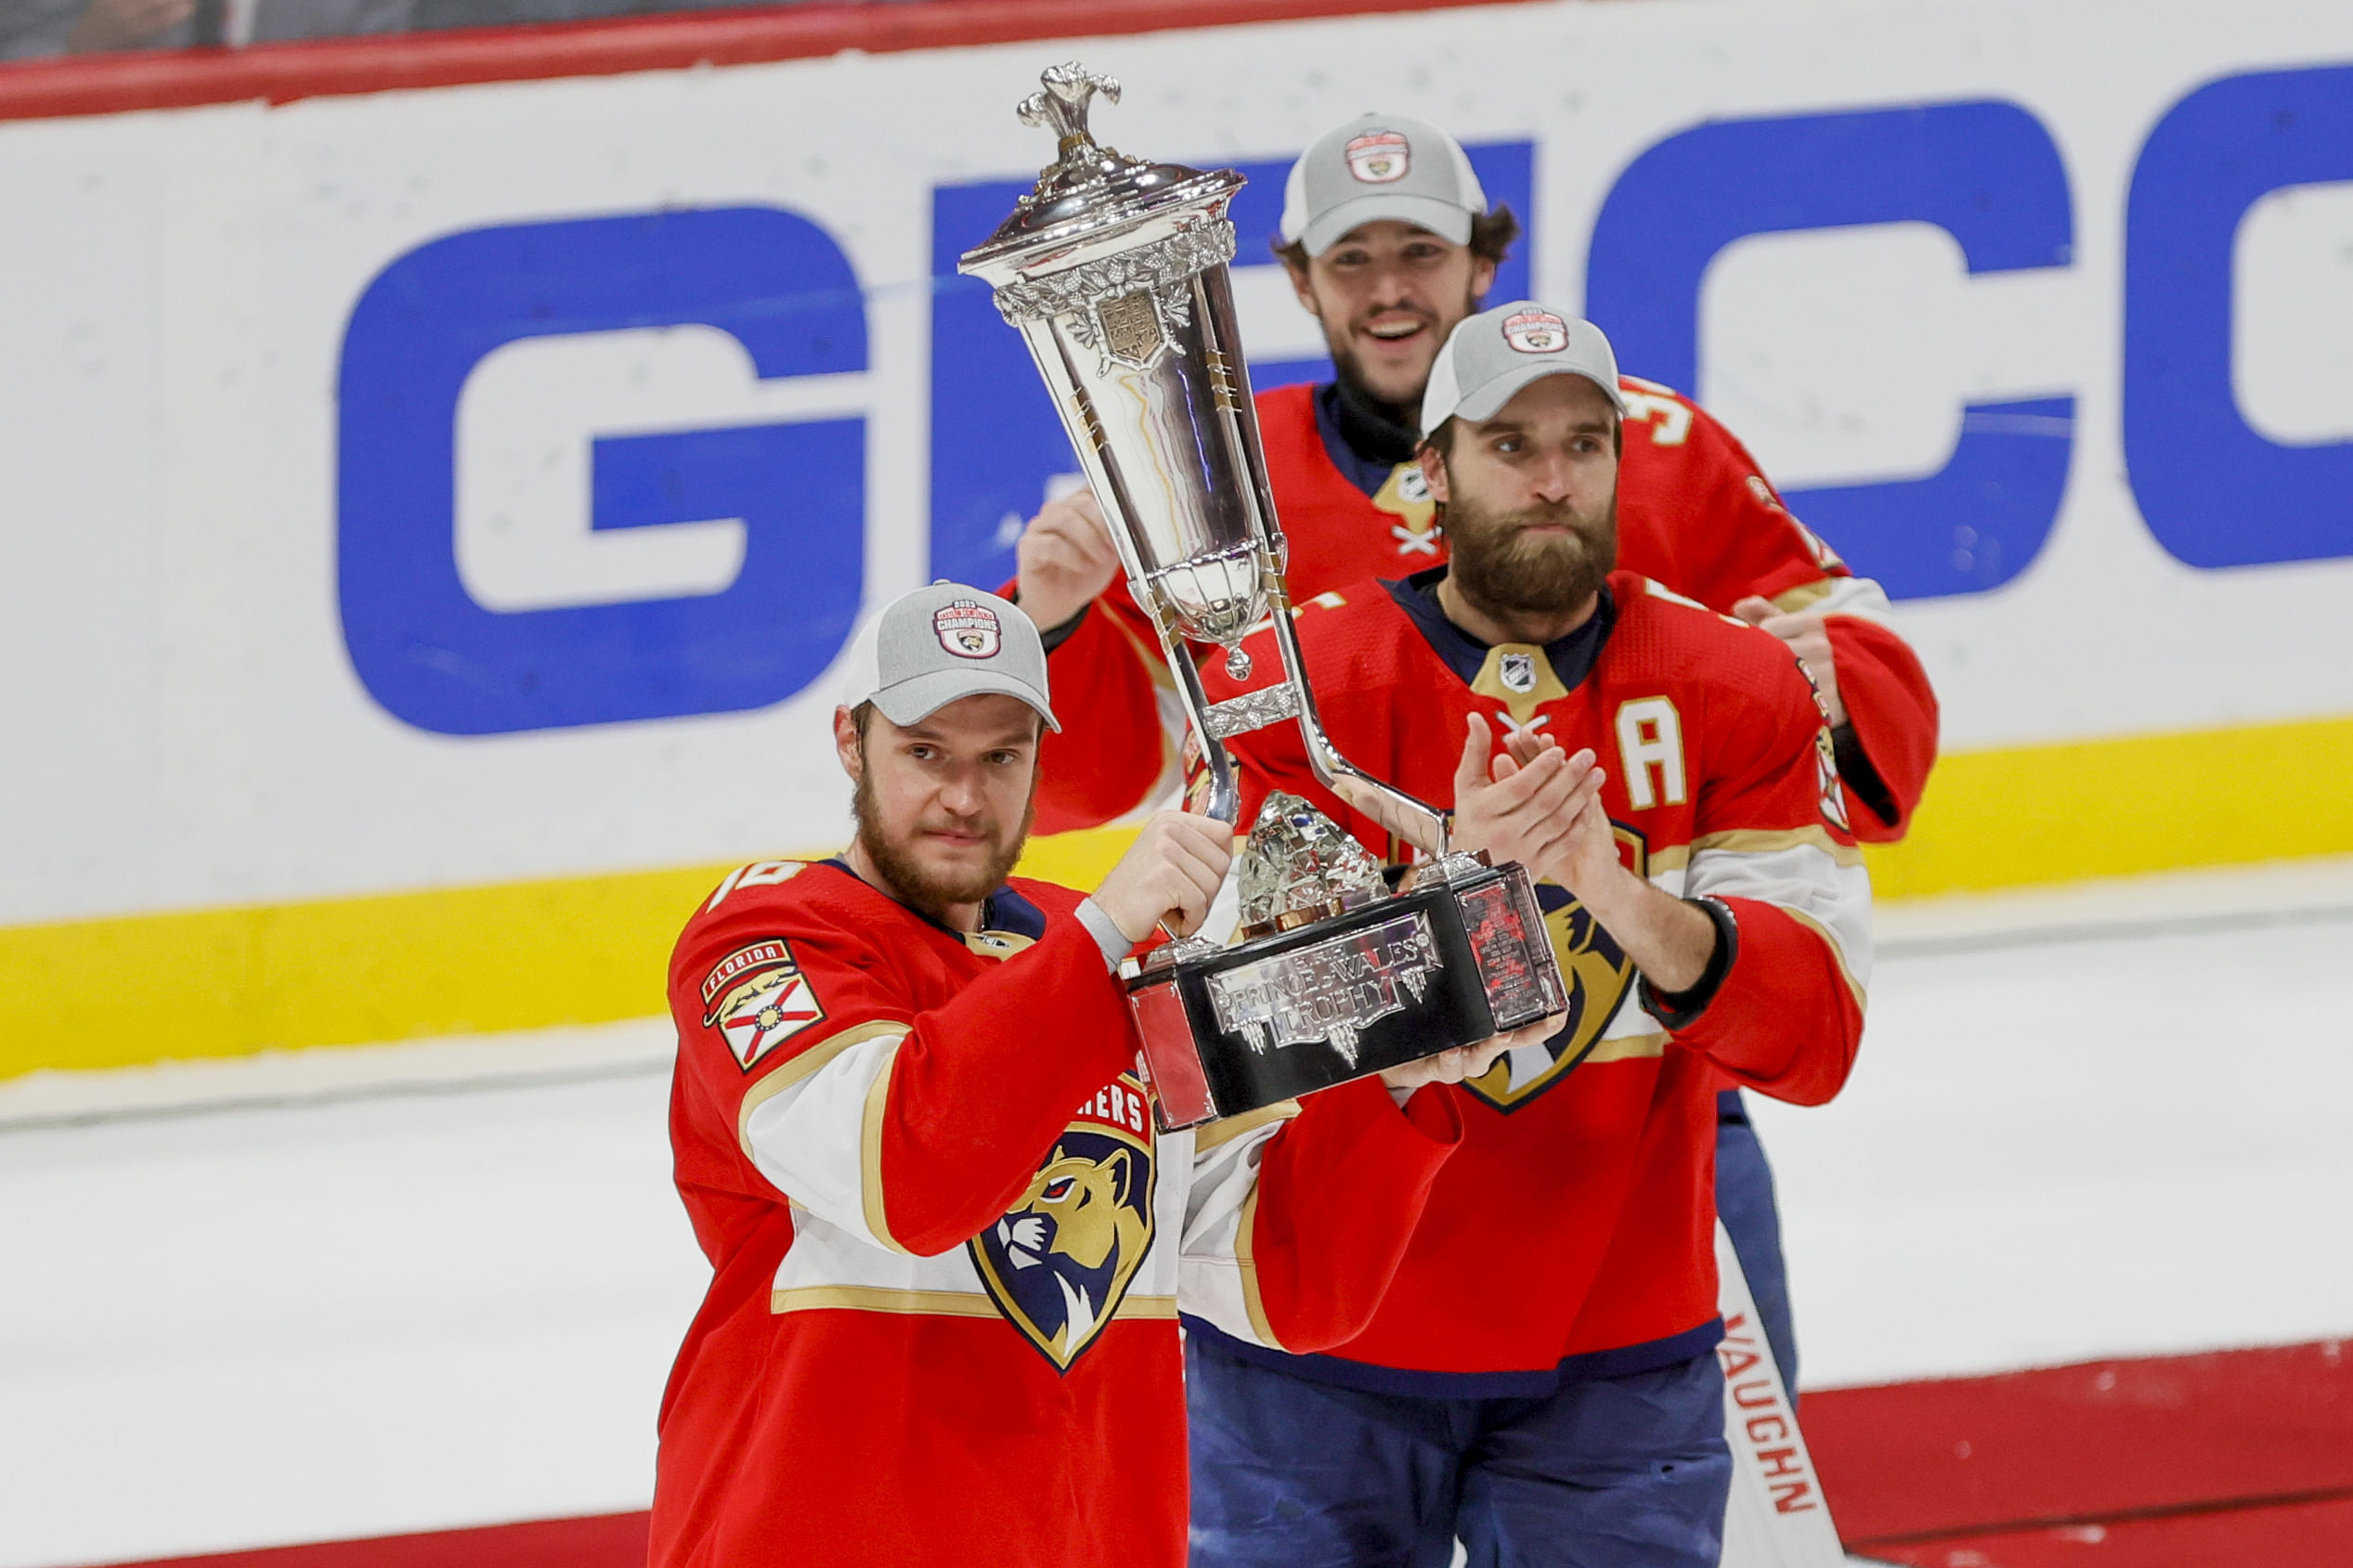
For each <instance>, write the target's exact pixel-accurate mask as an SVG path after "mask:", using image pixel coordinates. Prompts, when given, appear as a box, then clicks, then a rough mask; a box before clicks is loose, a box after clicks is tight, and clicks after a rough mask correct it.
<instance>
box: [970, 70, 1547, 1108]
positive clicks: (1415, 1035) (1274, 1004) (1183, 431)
mask: <svg viewBox="0 0 2353 1568" xmlns="http://www.w3.org/2000/svg"><path fill="white" fill-rule="evenodd" d="M1039 81H1040V84H1041V85H1040V89H1039V91H1037V92H1035V93H1033V94H1032V95H1031V96H1030V97H1028V98H1027V99H1025V100H1023V102H1022V103H1021V105H1020V118H1021V119H1022V121H1023V122H1024V123H1028V124H1031V125H1035V126H1038V127H1041V128H1043V129H1046V130H1050V131H1052V132H1053V133H1054V136H1055V159H1054V162H1051V163H1049V164H1047V165H1046V168H1045V169H1044V170H1042V171H1041V172H1040V173H1039V175H1038V178H1037V184H1036V185H1035V187H1034V188H1032V189H1031V191H1030V192H1029V194H1027V195H1025V196H1023V197H1022V198H1021V199H1020V201H1018V202H1017V203H1016V204H1015V206H1014V210H1013V212H1012V214H1010V215H1009V216H1007V218H1006V220H1005V222H1004V223H1002V224H1000V225H999V226H998V227H997V229H996V232H995V233H994V234H992V235H990V236H989V238H988V239H987V240H983V241H982V242H981V244H979V245H977V246H975V247H974V248H973V249H972V250H970V251H968V252H966V253H965V254H964V256H963V258H962V260H961V262H960V263H959V266H960V267H961V270H963V271H965V272H967V273H969V274H972V275H974V276H976V277H978V278H980V279H982V280H984V281H985V282H987V283H988V284H989V285H990V286H991V287H992V288H993V289H994V291H995V299H996V306H997V309H998V311H999V312H1000V313H1001V314H1002V315H1003V316H1004V317H1005V319H1006V321H1007V323H1008V324H1010V325H1011V326H1012V327H1014V328H1015V329H1016V330H1019V331H1020V334H1021V336H1022V339H1023V340H1024V341H1025V342H1026V343H1028V344H1029V348H1030V354H1031V357H1032V358H1033V359H1034V360H1035V361H1036V364H1037V369H1038V374H1039V375H1040V376H1041V377H1043V378H1044V379H1045V382H1046V390H1047V392H1048V394H1049V395H1051V397H1052V399H1053V402H1054V405H1055V408H1057V410H1058V411H1059V413H1060V414H1061V417H1062V424H1063V428H1064V429H1065V430H1066V431H1068V432H1069V434H1070V437H1071V445H1072V447H1074V448H1075V449H1076V451H1077V454H1078V460H1079V464H1080V466H1081V467H1082V468H1083V469H1084V470H1085V474H1086V478H1087V481H1088V483H1089V484H1090V485H1091V486H1092V487H1093V489H1094V492H1095V497H1096V499H1097V500H1098V501H1099V502H1100V503H1101V505H1102V508H1103V513H1104V516H1105V517H1106V518H1107V519H1108V520H1109V522H1110V524H1111V538H1112V542H1113V543H1114V544H1115V545H1116V546H1117V547H1118V550H1119V554H1120V562H1121V564H1122V565H1123V566H1124V568H1125V570H1126V574H1127V581H1128V588H1129V590H1130V591H1131V592H1132V593H1133V594H1134V595H1135V598H1136V603H1137V604H1138V605H1139V606H1141V607H1142V608H1143V610H1144V611H1145V613H1146V614H1148V615H1149V616H1150V617H1151V619H1152V622H1153V624H1154V626H1155V628H1157V629H1158V632H1159V636H1160V641H1161V645H1162V647H1163V650H1164V651H1165V652H1166V654H1167V655H1168V665H1169V668H1170V669H1171V670H1172V671H1173V672H1174V673H1175V675H1176V681H1177V694H1178V697H1179V698H1180V700H1181V701H1182V702H1183V704H1184V707H1185V712H1186V717H1187V720H1188V722H1189V726H1190V728H1191V730H1192V732H1193V737H1194V739H1195V741H1196V742H1197V743H1198V744H1199V745H1200V746H1201V752H1202V764H1203V769H1204V771H1205V773H1206V775H1207V780H1208V788H1207V798H1206V801H1205V810H1207V811H1208V813H1209V814H1210V815H1211V816H1214V817H1215V818H1217V819H1218V820H1219V821H1221V822H1225V823H1236V822H1237V819H1238V818H1239V817H1240V815H1241V792H1240V789H1239V786H1238V784H1237V781H1236V779H1235V775H1234V768H1233V761H1232V758H1230V757H1229V756H1228V753H1227V751H1226V748H1225V745H1224V742H1225V741H1226V740H1228V739H1229V738H1231V737H1232V736H1235V735H1239V734H1242V733H1245V732H1249V731H1253V730H1257V729H1262V728H1264V727H1266V726H1267V725H1269V724H1278V723H1286V722H1295V723H1297V725H1298V726H1299V731H1300V734H1301V736H1302V737H1303V739H1304V740H1305V742H1306V755H1307V759H1308V762H1309V765H1310V767H1311V768H1312V770H1313V771H1314V773H1315V776H1316V778H1317V780H1318V782H1319V783H1320V784H1323V785H1325V786H1326V787H1327V788H1331V789H1332V790H1333V791H1334V792H1335V793H1337V794H1339V795H1341V796H1342V797H1344V798H1347V799H1350V800H1351V802H1352V803H1355V804H1359V805H1369V804H1374V803H1382V804H1384V805H1385V808H1386V810H1385V812H1384V815H1385V816H1386V817H1388V818H1391V819H1396V820H1401V821H1403V822H1404V823H1407V824H1408V826H1409V827H1417V828H1418V830H1417V831H1414V832H1411V833H1410V834H1409V836H1410V837H1413V838H1414V839H1415V840H1416V841H1418V842H1422V843H1425V844H1432V845H1435V846H1436V850H1437V858H1436V860H1435V861H1434V862H1431V863H1430V864H1427V865H1425V866H1423V867H1421V868H1420V875H1418V876H1417V877H1416V878H1415V879H1414V880H1413V882H1412V883H1411V885H1410V887H1407V888H1401V889H1399V890H1397V891H1392V890H1391V888H1390V887H1389V884H1388V882H1387V880H1386V879H1385V878H1384V875H1383V873H1382V871H1381V868H1380V867H1379V866H1378V865H1377V864H1375V863H1374V862H1373V860H1372V857H1371V855H1369V854H1367V853H1366V852H1365V851H1364V849H1362V847H1361V846H1359V845H1358V844H1357V843H1356V841H1355V840H1354V839H1352V838H1350V837H1349V836H1347V835H1346V834H1345V832H1343V831H1342V830H1341V829H1340V828H1339V827H1338V826H1337V825H1335V824H1334V823H1332V822H1331V821H1330V820H1329V819H1327V818H1325V817H1324V816H1323V815H1322V814H1321V813H1320V812H1319V811H1317V810H1315V808H1314V807H1312V806H1309V805H1308V804H1307V803H1306V802H1305V801H1303V800H1298V799H1295V798H1293V799H1290V800H1288V801H1286V802H1284V803H1282V804H1280V805H1278V804H1276V803H1273V802H1270V803H1269V806H1268V808H1267V812H1265V813H1262V815H1261V819H1260V822H1259V823H1257V824H1256V831H1254V833H1253V836H1252V844H1251V847H1250V850H1249V852H1248V853H1247V854H1246V855H1245V856H1244V858H1243V872H1242V875H1243V880H1244V885H1245V886H1244V899H1245V903H1248V904H1250V905H1252V908H1251V910H1250V911H1249V912H1248V914H1247V915H1246V918H1247V919H1248V921H1249V924H1248V925H1247V926H1246V927H1245V931H1244V939H1245V940H1243V941H1242V942H1241V944H1240V945H1239V946H1236V947H1232V948H1228V949H1219V948H1216V947H1215V946H1213V945H1212V944H1209V943H1207V942H1204V941H1202V940H1199V939H1187V940H1182V941H1177V942H1172V943H1170V944H1168V945H1167V946H1165V947H1163V948H1161V949H1159V950H1157V951H1156V952H1154V953H1153V954H1152V955H1151V957H1150V960H1148V961H1147V964H1146V965H1145V966H1144V967H1143V969H1142V970H1141V972H1140V973H1138V974H1136V975H1134V976H1131V978H1130V981H1129V987H1130V991H1129V999H1130V1004H1131V1005H1132V1006H1133V1007H1134V1009H1135V1012H1136V1016H1137V1026H1138V1030H1139V1032H1140V1033H1141V1034H1142V1036H1143V1040H1144V1049H1145V1057H1146V1061H1147V1063H1148V1064H1149V1066H1150V1069H1151V1072H1152V1077H1153V1087H1154V1091H1155V1100H1156V1106H1157V1111H1156V1113H1157V1114H1158V1116H1159V1117H1160V1120H1161V1124H1162V1125H1163V1127H1169V1128H1175V1127H1184V1126H1191V1125H1193V1124H1195V1123H1197V1122H1200V1121H1207V1120H1210V1119H1211V1118H1213V1117H1216V1116H1230V1115H1234V1114H1236V1113H1237V1112H1240V1111H1242V1110H1247V1109H1251V1108H1255V1107H1257V1106H1262V1105H1267V1104H1271V1103H1274V1102H1276V1101H1280V1100H1282V1099H1286V1098H1289V1097H1291V1096H1293V1095H1298V1094H1303V1093H1306V1091H1308V1090H1312V1089H1318V1088H1322V1087H1324V1086H1326V1085H1328V1084H1331V1083H1335V1082H1341V1081H1342V1080H1344V1079H1346V1078H1351V1077H1355V1076H1357V1075H1358V1074H1359V1073H1363V1072H1370V1071H1373V1070H1376V1069H1382V1068H1386V1067H1391V1066H1395V1065H1397V1064H1398V1063H1400V1062H1406V1061H1411V1060H1413V1059H1415V1058H1417V1057H1420V1056H1429V1055H1431V1054H1433V1053H1435V1052H1436V1051H1440V1050H1444V1049H1446V1048H1448V1047H1449V1046H1454V1045H1461V1044H1467V1043H1472V1042H1474V1041H1477V1040H1483V1039H1486V1038H1488V1036H1490V1035H1492V1034H1495V1033H1497V1032H1500V1031H1501V1030H1510V1029H1514V1028H1516V1027H1518V1026H1519V1025H1521V1024H1524V1023H1528V1022H1532V1021H1534V1020H1535V1019H1537V1018H1540V1017H1545V1016H1546V1015H1547V1014H1549V1013H1553V1012H1557V1011H1560V1010H1561V1009H1562V1007H1563V1006H1565V1005H1566V1003H1565V1000H1564V999H1565V996H1566V990H1565V988H1564V987H1563V985H1562V983H1561V979H1560V971H1559V968H1558V965H1556V963H1555V962H1554V960H1553V955H1552V948H1551V945H1550V942H1549V941H1548V940H1547V938H1546V935H1545V932H1544V926H1543V921H1542V918H1541V917H1540V914H1538V913H1537V909H1536V903H1535V897H1534V893H1533V890H1532V888H1531V887H1530V885H1529V881H1528V877H1527V872H1526V871H1525V870H1524V869H1523V868H1521V867H1519V866H1516V865H1514V866H1505V867H1502V868H1501V869H1500V870H1498V869H1493V868H1490V867H1488V866H1487V865H1486V864H1485V863H1484V862H1481V861H1478V860H1476V859H1474V858H1472V857H1469V856H1462V855H1449V854H1447V853H1446V849H1447V844H1446V840H1447V831H1448V822H1447V817H1446V814H1445V813H1443V812H1441V811H1438V810H1435V809H1434V808H1432V807H1430V806H1429V805H1427V804H1425V803H1423V802H1422V801H1420V800H1416V799H1414V798H1413V797H1411V796H1409V795H1407V794H1405V793H1403V792H1402V791H1400V790H1397V789H1396V788H1394V787H1392V786H1391V785H1389V784H1386V783H1384V782H1383V781H1381V780H1378V779H1375V778H1373V777H1372V776H1371V775H1370V774H1369V773H1367V772H1365V771H1364V770H1362V769H1361V768H1358V766H1356V765H1355V764H1354V763H1352V762H1350V761H1348V760H1347V759H1346V758H1344V757H1342V756H1341V755H1340V753H1339V752H1338V750H1337V749H1335V748H1334V747H1333V746H1332V743H1331V741H1330V739H1329V738H1327V737H1326V735H1325V734H1324V731H1323V725H1322V722H1321V720H1320V719H1319V718H1318V717H1317V714H1316V705H1315V696H1314V693H1311V692H1310V691H1309V690H1308V688H1307V682H1306V674H1305V671H1306V662H1305V661H1304V660H1303V659H1302V658H1301V657H1300V654H1299V647H1298V642H1297V640H1296V638H1295V637H1294V636H1293V630H1292V625H1291V616H1290V613H1289V612H1290V600H1289V597H1288V595H1287V594H1286V593H1285V592H1284V590H1283V583H1282V574H1283V567H1284V563H1285V559H1286V551H1285V547H1284V543H1283V537H1282V530H1281V527H1280V525H1279V524H1278V523H1277V521H1276V517H1275V508H1274V499H1273V494H1272V491H1271V489H1270V488H1269V486H1268V485H1267V462H1266V455H1265V452H1264V450H1263V449H1262V447H1261V444H1260V441H1259V435H1258V419H1257V411H1256V409H1255V408H1254V406H1253V405H1252V403H1251V399H1250V376H1249V371H1248V369H1246V368H1245V366H1244V364H1243V362H1242V356H1241V346H1240V338H1239V334H1238V332H1237V331H1236V329H1235V317H1234V304H1233V291H1232V288H1231V286H1230V283H1229V281H1228V276H1227V265H1228V263H1229V262H1230V261H1231V260H1232V259H1233V255H1234V227H1233V224H1232V222H1231V220H1230V219H1229V218H1228V216H1227V208H1228V203H1230V202H1231V201H1232V200H1233V197H1234V193H1235V192H1236V191H1237V190H1239V189H1241V185H1242V177H1241V175H1239V174H1236V173H1235V172H1234V171H1232V170H1230V169H1214V170H1206V171H1204V170H1200V169H1192V168H1187V167H1185V166H1183V165H1181V164H1176V163H1155V162H1150V161H1148V160H1145V159H1141V158H1131V157H1129V156H1127V155H1126V154H1124V153H1122V152H1120V151H1118V150H1117V149H1113V148H1109V147H1105V146H1103V145H1102V144H1101V143H1099V142H1098V141H1097V140H1096V139H1095V136H1094V134H1093V132H1092V131H1091V130H1090V129H1089V127H1088V123H1087V121H1088V110H1089V108H1090V106H1091V104H1092V102H1093V101H1094V100H1095V99H1096V98H1097V97H1102V98H1106V99H1109V100H1110V101H1111V102H1113V103H1117V102H1118V101H1119V96H1120V88H1119V84H1118V82H1117V81H1115V80H1113V79H1112V78H1111V77H1109V76H1104V75H1101V74H1099V73H1098V72H1095V71H1088V70H1087V69H1086V68H1085V67H1084V66H1082V65H1078V64H1076V63H1072V64H1066V65H1058V66H1055V67H1053V68H1051V69H1050V70H1048V71H1045V72H1044V73H1043V74H1042V75H1041V76H1040V78H1039ZM1262 624H1271V626H1272V628H1273V631H1274V641H1275V648H1276V652H1277V654H1279V655H1280V663H1281V666H1282V667H1281V669H1280V672H1278V673H1277V675H1276V678H1275V680H1273V681H1272V682H1271V683H1270V684H1266V685H1262V686H1260V687H1258V688H1257V689H1255V690H1253V691H1251V692H1249V693H1246V694H1245V695H1242V696H1239V697H1234V698H1231V699H1229V700H1228V701H1226V702H1223V703H1219V704H1215V705H1212V704H1211V703H1210V702H1209V700H1208V697H1207V695H1206V693H1205V692H1204V690H1203V687H1202V680H1201V675H1200V670H1199V667H1197V665H1196V664H1195V660H1194V652H1193V650H1194V648H1196V647H1198V646H1200V645H1202V644H1207V645H1210V646H1212V647H1215V648H1219V649H1222V650H1223V651H1224V654H1225V661H1226V669H1227V671H1228V674H1230V675H1231V676H1232V677H1233V678H1234V679H1235V680H1245V679H1247V678H1248V677H1249V676H1250V674H1251V660H1250V657H1249V656H1248V655H1247V654H1244V653H1243V651H1242V648H1241V643H1242V640H1243V638H1244V637H1245V636H1247V635H1248V634H1250V633H1251V632H1252V631H1254V629H1256V628H1258V627H1259V626H1261V625H1262ZM1499 898H1500V901H1499ZM1482 912H1483V913H1482ZM1499 986H1500V988H1501V989H1497V988H1498V987H1499ZM1490 992H1492V994H1490ZM1531 1008H1533V1011H1530V1010H1529V1009H1531Z"/></svg>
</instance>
